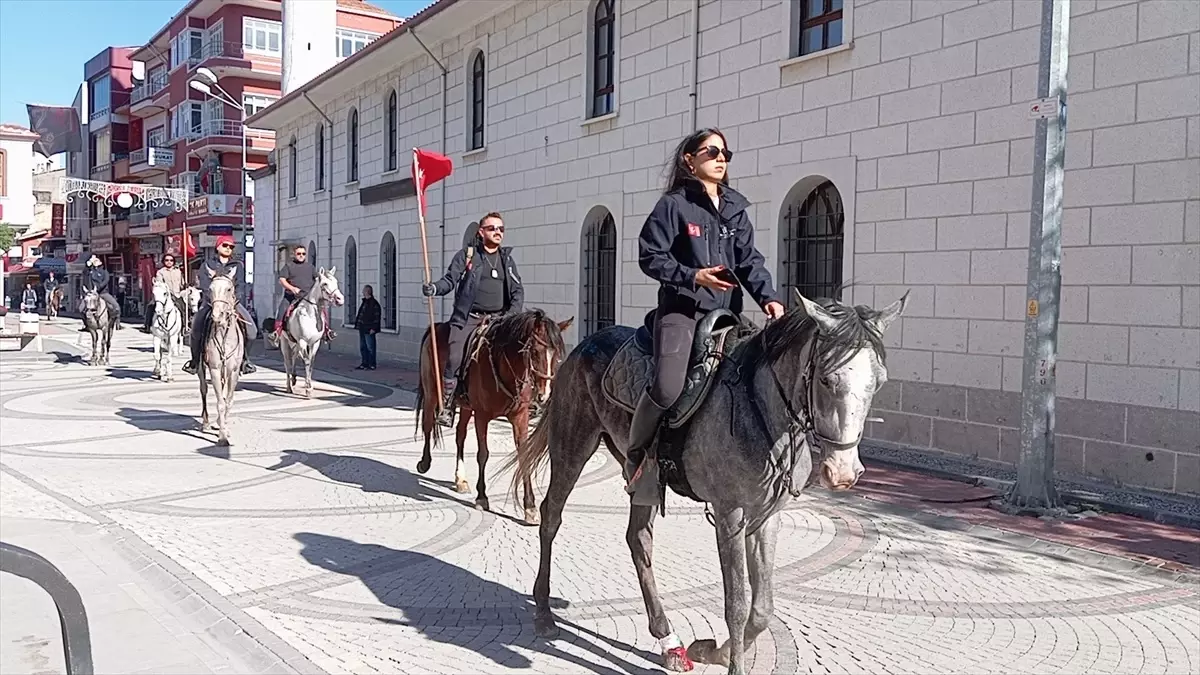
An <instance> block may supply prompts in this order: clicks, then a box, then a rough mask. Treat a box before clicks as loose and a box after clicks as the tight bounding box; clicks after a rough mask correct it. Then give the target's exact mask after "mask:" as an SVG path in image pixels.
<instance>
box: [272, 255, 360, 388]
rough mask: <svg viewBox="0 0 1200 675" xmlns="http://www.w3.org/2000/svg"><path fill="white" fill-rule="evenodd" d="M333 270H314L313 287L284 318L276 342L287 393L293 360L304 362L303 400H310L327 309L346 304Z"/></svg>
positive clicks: (292, 381) (293, 373)
mask: <svg viewBox="0 0 1200 675" xmlns="http://www.w3.org/2000/svg"><path fill="white" fill-rule="evenodd" d="M336 273H337V268H336V267H334V268H331V269H329V270H326V269H325V268H324V267H322V268H320V269H319V270H317V283H315V284H313V287H312V289H311V290H309V292H308V294H307V295H305V296H304V297H303V298H300V301H299V302H298V303H296V307H295V308H294V309H293V310H292V313H291V315H290V316H288V319H287V324H286V325H285V326H284V327H283V335H282V336H281V339H280V340H279V349H280V351H282V352H283V372H284V376H285V377H286V378H287V391H288V393H289V394H293V393H295V391H294V389H295V384H296V359H297V357H299V358H300V360H302V361H304V386H305V389H304V396H305V398H312V388H313V385H312V371H313V361H315V360H316V358H317V350H318V349H320V348H321V339H322V338H323V337H324V336H325V328H326V326H325V322H326V319H327V318H328V316H329V305H330V304H331V303H332V304H334V305H337V306H338V307H341V306H342V304H343V303H345V302H346V300H345V298H343V297H342V292H341V291H340V290H338V280H337V276H336Z"/></svg>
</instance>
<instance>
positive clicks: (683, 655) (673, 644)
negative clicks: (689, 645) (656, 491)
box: [625, 505, 694, 673]
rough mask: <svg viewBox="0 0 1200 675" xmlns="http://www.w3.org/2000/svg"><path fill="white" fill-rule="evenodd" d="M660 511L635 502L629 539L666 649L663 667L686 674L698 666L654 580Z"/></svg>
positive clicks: (652, 628)
mask: <svg viewBox="0 0 1200 675" xmlns="http://www.w3.org/2000/svg"><path fill="white" fill-rule="evenodd" d="M657 512H658V509H657V507H654V506H637V505H631V506H630V508H629V527H628V528H627V529H626V530H625V542H626V543H628V544H629V552H630V554H632V555H633V569H634V571H635V572H637V577H638V585H639V586H641V588H642V600H643V601H644V602H645V603H646V614H647V615H649V619H650V634H651V635H653V636H654V637H655V638H657V639H658V643H659V648H660V649H661V650H662V657H663V667H665V668H666V669H667V670H672V671H675V672H681V673H682V672H687V671H689V670H691V669H692V668H693V667H694V666H693V664H692V661H691V659H689V658H688V654H687V652H686V651H685V650H684V649H683V643H682V642H680V641H679V638H678V637H676V636H675V634H674V633H672V632H671V622H670V621H669V620H668V619H667V612H666V610H664V609H663V604H662V599H660V598H659V597H658V584H657V583H656V582H655V579H654V566H653V563H654V560H653V558H654V517H655V514H656V513H657Z"/></svg>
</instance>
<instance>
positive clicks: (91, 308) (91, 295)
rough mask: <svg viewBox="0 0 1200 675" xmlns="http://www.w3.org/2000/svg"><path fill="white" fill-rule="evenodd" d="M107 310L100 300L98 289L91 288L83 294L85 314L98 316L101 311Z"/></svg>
mask: <svg viewBox="0 0 1200 675" xmlns="http://www.w3.org/2000/svg"><path fill="white" fill-rule="evenodd" d="M107 309H108V307H107V306H106V305H105V304H104V301H103V300H101V299H100V293H99V292H98V291H96V289H94V288H89V289H87V290H86V291H84V292H83V311H84V312H85V313H91V314H97V315H98V314H99V313H100V312H101V311H104V310H107Z"/></svg>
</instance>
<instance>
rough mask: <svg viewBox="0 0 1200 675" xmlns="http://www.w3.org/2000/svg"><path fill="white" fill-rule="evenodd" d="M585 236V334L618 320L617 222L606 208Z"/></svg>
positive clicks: (595, 219) (593, 221) (586, 230)
mask: <svg viewBox="0 0 1200 675" xmlns="http://www.w3.org/2000/svg"><path fill="white" fill-rule="evenodd" d="M583 236H584V240H583V331H584V335H583V337H586V336H588V335H591V334H592V333H595V332H597V331H600V330H603V329H605V328H607V327H609V326H611V325H613V324H615V323H616V321H617V224H616V223H615V222H614V221H613V217H612V214H611V213H609V212H608V210H607V209H604V210H603V211H602V212H601V213H600V215H599V216H597V217H596V218H593V219H592V220H591V222H589V223H588V224H587V225H586V229H585V230H584V235H583Z"/></svg>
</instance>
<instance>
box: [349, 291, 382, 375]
mask: <svg viewBox="0 0 1200 675" xmlns="http://www.w3.org/2000/svg"><path fill="white" fill-rule="evenodd" d="M362 295H363V299H362V303H361V304H359V306H358V315H357V316H356V317H355V318H354V327H355V328H357V329H358V353H359V354H361V355H362V363H360V364H359V365H358V367H357V368H355V370H375V365H376V364H375V354H376V352H375V335H376V333H378V332H379V328H380V320H381V319H382V317H383V308H382V307H380V306H379V301H378V300H376V299H375V289H373V288H371V285H370V284H367V285H366V286H363V290H362Z"/></svg>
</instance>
